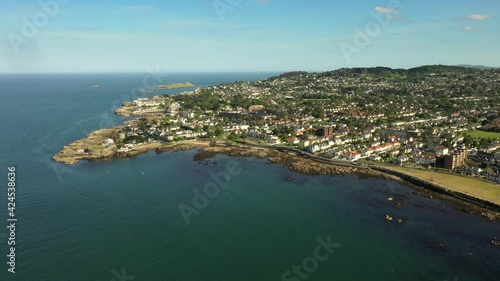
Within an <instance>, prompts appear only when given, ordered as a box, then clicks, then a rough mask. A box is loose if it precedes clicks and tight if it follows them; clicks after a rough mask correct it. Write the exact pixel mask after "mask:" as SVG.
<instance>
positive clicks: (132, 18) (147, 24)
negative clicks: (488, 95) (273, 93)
mask: <svg viewBox="0 0 500 281" xmlns="http://www.w3.org/2000/svg"><path fill="white" fill-rule="evenodd" d="M0 11H1V13H2V15H1V17H0V34H2V36H3V40H2V42H1V44H0V54H1V59H0V73H38V72H42V73H51V72H145V71H147V69H148V68H149V69H156V70H159V71H161V72H209V71H215V72H216V71H293V70H306V71H324V70H332V69H338V68H342V67H356V66H359V67H370V66H388V67H394V68H411V67H415V66H420V65H425V64H449V65H457V64H473V65H487V66H497V67H498V66H500V29H499V28H498V27H499V26H500V18H499V17H498V15H497V13H498V12H500V1H497V0H475V1H473V0H440V1H435V0H433V1H431V0H418V1H412V0H400V1H399V0H380V1H379V0H365V1H347V0H334V1H328V0H326V1H325V0H321V1H320V0H309V1H297V0H190V1H179V0H177V1H172V0H162V1H160V0H158V1H156V0H151V1H147V0H143V1H129V0H120V1H118V0H100V1H95V0H87V1H76V0H37V1H32V0H26V1H13V0H3V1H1V2H0Z"/></svg>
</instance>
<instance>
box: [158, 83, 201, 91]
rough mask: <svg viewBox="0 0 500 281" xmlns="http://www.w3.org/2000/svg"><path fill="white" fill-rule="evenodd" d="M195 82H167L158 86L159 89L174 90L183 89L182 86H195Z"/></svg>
mask: <svg viewBox="0 0 500 281" xmlns="http://www.w3.org/2000/svg"><path fill="white" fill-rule="evenodd" d="M194 86H195V85H194V84H191V83H189V82H185V83H174V84H166V85H159V86H158V87H157V88H158V89H159V90H172V89H182V88H191V87H194Z"/></svg>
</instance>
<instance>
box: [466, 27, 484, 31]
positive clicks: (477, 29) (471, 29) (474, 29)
mask: <svg viewBox="0 0 500 281" xmlns="http://www.w3.org/2000/svg"><path fill="white" fill-rule="evenodd" d="M481 30H484V28H482V27H478V26H466V27H464V29H463V31H481Z"/></svg>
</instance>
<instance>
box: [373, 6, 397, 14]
mask: <svg viewBox="0 0 500 281" xmlns="http://www.w3.org/2000/svg"><path fill="white" fill-rule="evenodd" d="M375 12H377V13H380V14H398V13H399V10H395V9H391V8H387V7H378V6H377V7H375Z"/></svg>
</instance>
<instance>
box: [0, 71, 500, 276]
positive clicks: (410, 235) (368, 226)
mask: <svg viewBox="0 0 500 281" xmlns="http://www.w3.org/2000/svg"><path fill="white" fill-rule="evenodd" d="M272 75H274V74H273V73H211V74H207V73H204V74H203V73H190V74H168V75H167V74H155V75H151V74H147V73H137V74H37V75H28V74H24V75H0V106H1V107H0V144H1V146H0V176H1V178H2V181H1V182H0V183H1V187H0V280H2V281H3V280H7V281H8V280H19V281H32V280H33V281H35V280H36V281H49V280H50V281H100V280H106V281H109V280H114V281H132V280H134V281H171V280H174V281H180V280H186V281H226V280H227V281H230V280H231V281H234V280H238V281H243V280H252V281H255V280H259V281H264V280H276V281H279V280H291V281H299V280H313V281H314V280H325V281H326V280H329V281H330V280H332V281H343V280H346V281H355V280H371V281H378V280H380V281H382V280H383V281H388V280H394V281H396V280H398V281H399V280H405V281H413V280H415V281H423V280H435V281H444V280H449V281H452V280H457V281H458V280H460V281H466V280H471V281H472V280H477V281H488V280H491V281H498V280H500V248H499V247H494V246H493V245H492V244H491V243H490V241H491V240H492V239H494V238H495V237H500V223H498V222H490V221H487V220H485V219H484V218H481V217H477V216H473V215H470V214H466V213H464V212H461V211H460V210H457V208H456V207H455V206H454V205H453V204H452V203H450V202H447V201H441V200H436V199H429V198H426V197H424V196H423V195H422V194H420V193H419V192H417V191H415V190H413V189H412V188H410V187H407V186H404V185H401V184H398V183H395V182H391V181H386V180H380V179H370V178H368V179H361V178H359V177H357V176H335V177H331V176H304V175H299V174H295V173H293V172H290V171H288V170H287V169H286V168H283V167H281V166H279V165H269V164H268V163H267V161H266V160H258V159H252V158H248V159H246V158H232V157H228V156H217V157H215V158H213V159H210V160H205V161H194V160H193V155H194V154H195V153H196V150H191V151H185V152H174V153H165V154H161V155H157V154H155V153H154V152H151V153H148V154H144V155H140V156H138V157H135V158H128V159H116V160H111V161H104V162H81V163H79V164H76V165H72V166H68V165H63V164H59V163H54V162H53V161H52V160H51V156H52V155H54V154H56V153H57V152H58V151H59V150H60V149H61V148H62V147H63V146H65V145H67V144H70V143H71V142H73V141H75V140H77V139H80V138H83V137H85V136H86V135H87V134H88V133H89V132H92V131H93V130H97V129H100V128H103V127H109V126H114V125H119V124H121V123H122V122H123V121H124V120H126V118H125V117H119V116H115V115H114V114H113V111H114V110H115V109H116V108H118V107H119V106H120V104H121V103H123V102H124V101H127V100H130V99H133V98H137V97H141V96H151V95H154V94H146V95H144V94H143V93H141V92H140V91H138V89H140V88H144V87H145V86H146V87H147V86H148V85H153V84H154V83H155V81H156V82H157V83H162V84H167V83H175V82H186V81H189V82H192V83H194V84H195V85H197V86H199V87H205V86H209V85H215V84H219V83H226V82H234V81H241V80H258V79H262V78H267V77H270V76H272ZM94 84H99V85H100V87H99V88H93V87H92V85H94ZM181 91H183V90H171V91H165V92H162V93H167V94H174V93H178V92H181ZM228 165H230V167H232V168H233V170H237V171H238V173H234V175H231V176H230V177H229V182H228V184H227V186H225V187H224V188H222V189H220V190H219V192H218V193H217V194H213V195H214V196H212V198H207V201H208V202H201V203H203V204H201V205H203V206H202V207H203V208H199V209H194V210H195V211H196V212H195V213H193V214H192V215H191V216H189V224H186V221H185V218H184V217H183V216H182V214H181V212H180V210H179V206H180V204H184V206H190V207H193V206H194V204H193V198H194V197H195V194H196V192H197V191H196V190H198V191H200V190H201V191H202V190H203V189H204V188H205V187H206V186H207V185H209V184H212V185H213V184H214V183H217V182H216V180H214V178H213V177H212V176H211V175H210V174H211V173H212V174H217V173H221V172H227V171H228ZM9 166H15V167H16V186H17V190H16V218H17V219H18V221H17V222H16V240H15V241H16V264H15V271H16V273H15V274H12V273H9V272H8V271H7V269H8V268H9V265H8V264H7V260H8V257H7V255H9V251H8V247H10V246H8V245H7V241H8V235H9V233H8V229H7V228H6V226H7V225H8V223H7V221H6V220H7V202H8V201H7V167H9ZM288 177H292V178H294V179H295V181H287V178H288ZM388 197H394V198H397V200H400V201H404V202H406V206H405V207H403V208H396V206H395V204H396V202H395V201H388V200H387V198H388ZM198 203H199V202H198ZM201 205H200V206H201ZM387 214H388V215H390V216H392V217H394V218H395V220H396V219H397V218H404V219H405V222H404V223H398V222H397V221H392V222H389V221H386V220H385V216H386V215H387ZM325 243H326V244H327V246H325Z"/></svg>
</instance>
